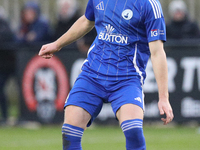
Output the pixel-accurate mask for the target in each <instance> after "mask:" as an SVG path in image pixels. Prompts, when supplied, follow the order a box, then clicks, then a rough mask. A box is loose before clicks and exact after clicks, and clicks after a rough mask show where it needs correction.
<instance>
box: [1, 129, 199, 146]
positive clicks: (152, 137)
mask: <svg viewBox="0 0 200 150" xmlns="http://www.w3.org/2000/svg"><path fill="white" fill-rule="evenodd" d="M144 134H145V138H146V144H147V150H160V149H162V150H199V147H200V143H199V139H200V134H198V133H197V128H187V127H173V128H161V127H148V126H145V127H144ZM82 146H83V150H125V138H124V136H123V133H122V131H121V129H120V128H119V127H111V126H106V127H101V126H97V127H96V126H95V127H91V128H88V129H87V130H86V131H85V132H84V135H83V141H82ZM13 149H15V150H27V149H28V150H61V149H62V139H61V126H43V127H41V128H39V129H26V128H20V127H0V150H13Z"/></svg>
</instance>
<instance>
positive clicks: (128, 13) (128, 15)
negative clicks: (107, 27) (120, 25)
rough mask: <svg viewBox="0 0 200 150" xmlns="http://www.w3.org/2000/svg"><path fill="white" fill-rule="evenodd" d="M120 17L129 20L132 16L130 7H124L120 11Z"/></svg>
mask: <svg viewBox="0 0 200 150" xmlns="http://www.w3.org/2000/svg"><path fill="white" fill-rule="evenodd" d="M122 17H123V18H124V19H125V20H130V19H131V18H132V17H133V11H132V10H130V9H126V10H124V11H123V12H122Z"/></svg>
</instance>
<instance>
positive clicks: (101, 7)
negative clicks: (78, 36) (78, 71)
mask: <svg viewBox="0 0 200 150" xmlns="http://www.w3.org/2000/svg"><path fill="white" fill-rule="evenodd" d="M85 16H86V18H87V19H88V20H90V21H95V28H96V31H97V37H96V39H95V40H94V42H93V44H92V45H91V47H90V49H89V51H88V57H87V59H86V61H85V62H84V64H83V67H82V70H83V73H84V74H86V75H89V76H92V77H94V78H99V79H103V80H123V79H130V78H132V77H135V76H137V77H139V78H140V80H141V82H142V83H143V82H144V79H145V77H146V73H145V69H146V65H147V62H148V59H149V56H150V51H149V46H148V43H149V42H151V41H155V40H162V41H166V29H165V21H164V17H163V12H162V8H161V5H160V2H159V1H158V0H89V2H88V5H87V8H86V12H85Z"/></svg>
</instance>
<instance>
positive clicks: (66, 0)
mask: <svg viewBox="0 0 200 150" xmlns="http://www.w3.org/2000/svg"><path fill="white" fill-rule="evenodd" d="M57 5H58V16H57V18H58V20H57V24H56V26H55V34H54V39H57V38H59V37H60V36H61V35H63V34H64V33H65V32H66V31H67V30H68V29H69V28H70V27H71V26H72V25H73V24H74V22H75V21H76V20H77V19H78V18H79V17H80V12H79V10H80V9H79V6H78V2H77V0H58V1H57Z"/></svg>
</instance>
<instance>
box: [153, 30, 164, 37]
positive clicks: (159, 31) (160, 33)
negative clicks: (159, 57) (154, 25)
mask: <svg viewBox="0 0 200 150" xmlns="http://www.w3.org/2000/svg"><path fill="white" fill-rule="evenodd" d="M159 35H165V32H164V30H159V29H154V30H151V37H156V36H159Z"/></svg>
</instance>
